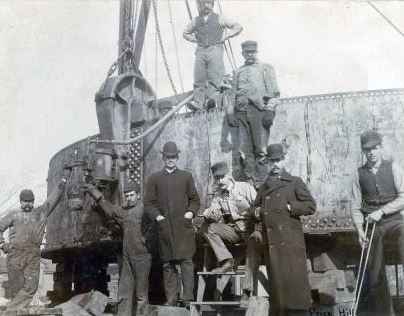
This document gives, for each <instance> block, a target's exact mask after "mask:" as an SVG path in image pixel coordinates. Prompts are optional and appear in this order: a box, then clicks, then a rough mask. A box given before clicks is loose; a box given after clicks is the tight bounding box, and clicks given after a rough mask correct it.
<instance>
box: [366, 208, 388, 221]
mask: <svg viewBox="0 0 404 316" xmlns="http://www.w3.org/2000/svg"><path fill="white" fill-rule="evenodd" d="M383 215H384V213H383V212H382V211H381V210H377V211H374V212H372V213H370V214H369V215H368V216H367V217H366V220H367V221H368V222H369V223H374V222H378V221H380V220H381V219H382V217H383Z"/></svg>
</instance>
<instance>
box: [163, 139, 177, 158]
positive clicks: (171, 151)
mask: <svg viewBox="0 0 404 316" xmlns="http://www.w3.org/2000/svg"><path fill="white" fill-rule="evenodd" d="M161 153H162V154H163V155H164V156H176V155H178V154H179V153H180V151H179V150H178V148H177V144H176V143H174V142H166V143H165V144H164V146H163V151H162V152H161Z"/></svg>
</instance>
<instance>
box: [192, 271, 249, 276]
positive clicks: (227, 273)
mask: <svg viewBox="0 0 404 316" xmlns="http://www.w3.org/2000/svg"><path fill="white" fill-rule="evenodd" d="M197 274H198V275H244V272H242V271H236V272H234V271H233V272H224V273H216V272H207V271H206V272H197Z"/></svg>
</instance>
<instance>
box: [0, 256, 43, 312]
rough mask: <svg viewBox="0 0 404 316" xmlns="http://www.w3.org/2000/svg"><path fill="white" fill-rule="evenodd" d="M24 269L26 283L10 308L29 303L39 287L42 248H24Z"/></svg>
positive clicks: (18, 307) (21, 306)
mask: <svg viewBox="0 0 404 316" xmlns="http://www.w3.org/2000/svg"><path fill="white" fill-rule="evenodd" d="M24 256H25V258H24V260H23V261H24V263H25V266H24V270H23V272H22V274H23V278H24V285H23V287H22V288H21V289H20V291H19V292H18V293H17V295H16V296H15V297H14V298H13V300H12V301H11V302H10V304H9V305H8V308H10V309H21V308H24V307H26V306H28V305H29V303H30V302H31V301H32V298H33V297H34V295H35V292H36V290H37V289H38V283H39V269H40V259H41V256H40V250H39V249H25V250H24Z"/></svg>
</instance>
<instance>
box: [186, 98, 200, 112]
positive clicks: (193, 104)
mask: <svg viewBox="0 0 404 316" xmlns="http://www.w3.org/2000/svg"><path fill="white" fill-rule="evenodd" d="M187 107H188V109H190V110H191V111H194V112H195V111H199V110H200V109H201V107H200V106H199V105H198V104H197V103H196V102H195V101H193V100H192V101H189V102H188V103H187Z"/></svg>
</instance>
